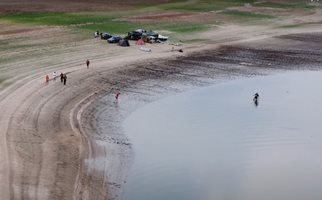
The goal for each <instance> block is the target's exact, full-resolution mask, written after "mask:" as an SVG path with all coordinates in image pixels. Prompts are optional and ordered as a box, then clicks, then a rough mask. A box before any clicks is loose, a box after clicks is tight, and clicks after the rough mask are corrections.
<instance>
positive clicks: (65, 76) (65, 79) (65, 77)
mask: <svg viewBox="0 0 322 200" xmlns="http://www.w3.org/2000/svg"><path fill="white" fill-rule="evenodd" d="M63 79H64V85H66V81H67V75H66V74H64V77H63Z"/></svg>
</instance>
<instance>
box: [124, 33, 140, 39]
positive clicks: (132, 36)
mask: <svg viewBox="0 0 322 200" xmlns="http://www.w3.org/2000/svg"><path fill="white" fill-rule="evenodd" d="M141 37H142V32H138V31H132V32H129V33H128V34H127V36H126V39H128V40H139V39H141Z"/></svg>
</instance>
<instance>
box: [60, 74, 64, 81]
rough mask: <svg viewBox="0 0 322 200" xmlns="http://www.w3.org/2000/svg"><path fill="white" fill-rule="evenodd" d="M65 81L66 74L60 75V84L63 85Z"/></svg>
mask: <svg viewBox="0 0 322 200" xmlns="http://www.w3.org/2000/svg"><path fill="white" fill-rule="evenodd" d="M63 81H64V74H63V73H60V82H61V83H62V82H63Z"/></svg>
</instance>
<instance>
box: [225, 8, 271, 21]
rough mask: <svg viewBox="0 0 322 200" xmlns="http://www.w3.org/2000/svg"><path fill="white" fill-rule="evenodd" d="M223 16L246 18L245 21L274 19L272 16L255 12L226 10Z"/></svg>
mask: <svg viewBox="0 0 322 200" xmlns="http://www.w3.org/2000/svg"><path fill="white" fill-rule="evenodd" d="M222 14H225V15H230V16H234V17H239V18H244V19H272V18H274V17H273V16H271V15H266V14H259V13H253V12H243V11H237V10H226V11H224V12H222Z"/></svg>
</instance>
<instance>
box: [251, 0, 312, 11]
mask: <svg viewBox="0 0 322 200" xmlns="http://www.w3.org/2000/svg"><path fill="white" fill-rule="evenodd" d="M254 6H256V7H269V8H282V9H296V8H297V9H312V8H315V6H313V5H309V4H308V3H307V2H303V1H295V2H292V3H282V2H279V3H277V2H261V3H256V4H254Z"/></svg>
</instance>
